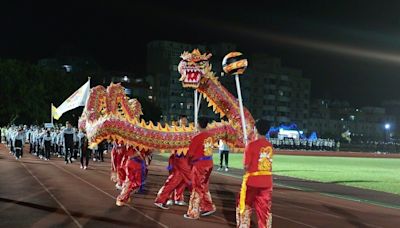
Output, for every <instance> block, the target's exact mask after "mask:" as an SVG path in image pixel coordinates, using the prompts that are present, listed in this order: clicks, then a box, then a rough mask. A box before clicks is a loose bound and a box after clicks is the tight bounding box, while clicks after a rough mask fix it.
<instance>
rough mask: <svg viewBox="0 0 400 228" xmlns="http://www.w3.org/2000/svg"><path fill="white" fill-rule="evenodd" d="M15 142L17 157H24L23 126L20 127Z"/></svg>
mask: <svg viewBox="0 0 400 228" xmlns="http://www.w3.org/2000/svg"><path fill="white" fill-rule="evenodd" d="M13 144H14V145H13V146H14V150H15V158H16V159H20V158H21V157H22V154H23V150H24V144H25V133H24V130H23V129H22V127H20V128H18V132H17V133H16V134H15V136H14V137H13Z"/></svg>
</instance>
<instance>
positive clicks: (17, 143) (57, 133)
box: [1, 121, 108, 169]
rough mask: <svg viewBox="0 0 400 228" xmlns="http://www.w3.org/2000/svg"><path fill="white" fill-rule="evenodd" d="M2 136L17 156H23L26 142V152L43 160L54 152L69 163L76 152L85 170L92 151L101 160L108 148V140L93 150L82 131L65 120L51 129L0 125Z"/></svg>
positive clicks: (96, 158)
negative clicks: (27, 146)
mask: <svg viewBox="0 0 400 228" xmlns="http://www.w3.org/2000/svg"><path fill="white" fill-rule="evenodd" d="M1 136H2V137H1V138H2V139H1V140H2V141H3V142H6V144H7V146H8V147H9V148H10V153H12V154H13V155H14V156H15V158H16V159H20V158H22V156H23V151H24V146H25V144H29V153H31V154H32V155H35V156H37V157H39V158H40V159H43V160H50V158H51V155H53V156H57V157H59V158H61V157H64V161H65V163H66V164H68V163H72V162H73V161H75V160H77V159H78V155H79V156H80V160H81V168H82V169H87V167H88V165H89V159H90V157H91V154H92V153H93V161H102V162H103V161H104V151H105V150H108V143H107V142H102V143H101V144H99V145H98V146H97V147H96V148H94V149H93V150H91V149H89V148H88V139H87V137H86V134H85V132H84V130H79V131H77V130H76V128H73V127H72V125H71V124H70V123H69V122H68V121H67V122H66V125H65V127H58V126H57V127H56V128H51V129H46V128H43V127H39V126H31V127H27V125H24V126H22V125H21V126H15V125H12V126H10V127H8V128H6V127H3V128H2V129H1ZM84 160H85V161H84Z"/></svg>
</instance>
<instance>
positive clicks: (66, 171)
mask: <svg viewBox="0 0 400 228" xmlns="http://www.w3.org/2000/svg"><path fill="white" fill-rule="evenodd" d="M50 164H52V165H53V166H55V167H57V168H58V169H60V170H62V171H63V172H65V173H68V174H69V175H71V176H73V177H75V178H77V179H79V180H80V181H82V182H84V183H86V184H88V185H90V186H91V187H93V188H95V189H96V190H98V191H100V192H102V193H103V194H105V195H107V196H108V197H110V198H112V199H114V200H116V197H114V196H112V195H111V194H109V193H108V192H105V191H103V190H102V189H100V188H98V187H97V186H96V185H94V184H92V183H90V182H88V181H86V180H85V179H83V178H81V177H79V176H77V175H75V174H74V173H71V172H70V171H68V170H66V169H64V168H62V167H60V166H58V165H56V164H54V163H53V162H50ZM125 206H127V207H128V208H130V209H131V210H133V211H135V212H137V213H139V214H141V215H142V216H144V217H146V218H147V219H149V220H151V221H153V222H155V223H157V224H158V225H160V226H161V227H164V228H168V226H167V225H165V224H163V223H161V222H159V221H157V220H155V219H153V218H152V217H150V216H149V215H147V214H145V213H143V212H141V211H140V210H138V209H136V208H134V207H132V206H131V205H129V204H125Z"/></svg>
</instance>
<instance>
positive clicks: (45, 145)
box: [41, 130, 52, 160]
mask: <svg viewBox="0 0 400 228" xmlns="http://www.w3.org/2000/svg"><path fill="white" fill-rule="evenodd" d="M41 146H42V150H44V160H49V159H50V151H51V147H52V138H51V134H50V130H47V131H46V134H45V135H44V136H43V140H42V145H41Z"/></svg>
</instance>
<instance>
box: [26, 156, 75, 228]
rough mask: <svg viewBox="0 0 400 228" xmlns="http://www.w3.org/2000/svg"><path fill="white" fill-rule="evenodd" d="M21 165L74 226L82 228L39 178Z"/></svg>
mask: <svg viewBox="0 0 400 228" xmlns="http://www.w3.org/2000/svg"><path fill="white" fill-rule="evenodd" d="M21 165H22V166H23V167H24V168H25V169H26V171H28V172H29V174H31V176H32V177H33V178H35V180H36V181H37V182H38V183H39V184H40V185H41V186H42V187H43V189H44V190H45V191H46V192H47V193H48V194H49V195H50V196H51V198H53V200H54V201H56V202H57V204H58V205H59V206H60V207H61V208H62V209H63V210H64V212H65V213H66V214H67V215H68V216H69V217H70V218H71V219H72V221H74V223H75V225H76V226H77V227H79V228H82V227H83V226H82V225H81V224H80V223H79V222H78V220H76V219H75V218H74V217H73V216H72V215H71V213H69V211H68V210H67V208H66V207H65V206H64V205H63V204H62V203H61V202H60V201H59V200H58V199H57V198H56V197H55V196H54V195H53V193H51V192H50V190H49V189H48V188H47V187H46V186H45V185H44V184H43V183H42V182H41V181H40V180H39V178H37V177H36V176H35V175H34V174H33V173H32V172H31V171H30V170H29V169H28V167H26V165H25V164H24V163H23V162H21Z"/></svg>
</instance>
